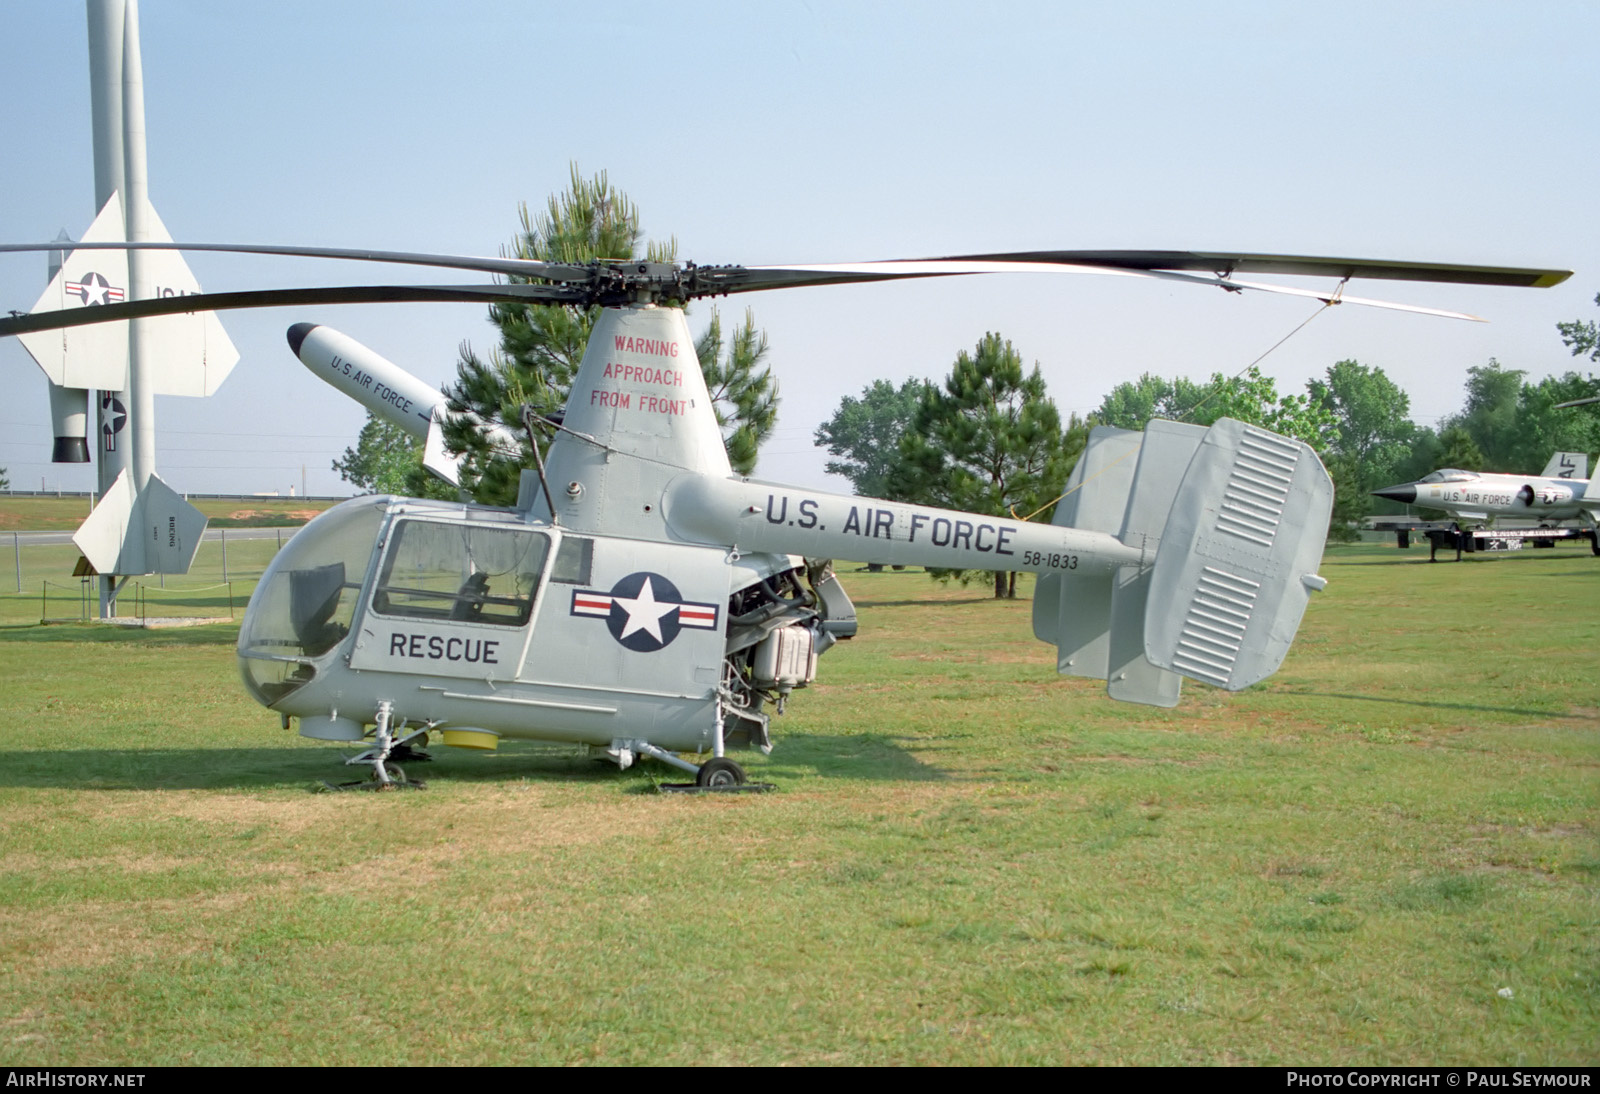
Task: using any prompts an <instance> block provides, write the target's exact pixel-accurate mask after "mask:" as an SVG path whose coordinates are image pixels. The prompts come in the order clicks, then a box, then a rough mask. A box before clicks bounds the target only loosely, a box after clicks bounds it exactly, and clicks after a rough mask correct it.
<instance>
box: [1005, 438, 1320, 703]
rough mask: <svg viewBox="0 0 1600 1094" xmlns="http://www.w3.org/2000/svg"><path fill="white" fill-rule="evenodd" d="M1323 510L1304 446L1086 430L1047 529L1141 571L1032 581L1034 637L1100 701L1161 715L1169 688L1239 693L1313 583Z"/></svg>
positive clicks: (1312, 461)
mask: <svg viewBox="0 0 1600 1094" xmlns="http://www.w3.org/2000/svg"><path fill="white" fill-rule="evenodd" d="M1332 503H1333V487H1332V483H1331V481H1330V480H1329V479H1328V476H1327V472H1325V471H1324V470H1323V469H1322V464H1321V463H1320V462H1319V461H1318V460H1317V458H1316V454H1315V453H1314V452H1312V451H1311V449H1310V448H1308V447H1306V446H1305V445H1303V444H1300V443H1299V442H1298V441H1292V440H1289V439H1288V438H1285V437H1280V436H1278V435H1277V434H1274V433H1269V432H1267V431H1266V430H1263V429H1257V428H1255V427H1253V426H1247V425H1244V424H1243V423H1241V422H1236V421H1232V420H1230V419H1223V420H1221V421H1219V422H1218V423H1217V424H1216V425H1214V426H1212V427H1211V428H1209V429H1207V428H1205V427H1202V426H1194V425H1185V424H1182V423H1179V422H1168V421H1159V420H1158V421H1153V422H1151V423H1150V424H1149V425H1148V426H1147V427H1146V429H1145V432H1144V433H1143V434H1139V433H1130V432H1128V431H1125V430H1118V429H1109V428H1105V427H1102V428H1098V429H1095V430H1094V431H1093V432H1092V433H1091V434H1090V437H1089V445H1088V447H1087V448H1086V450H1085V452H1084V455H1083V458H1082V459H1080V460H1079V462H1078V466H1077V468H1075V469H1074V471H1073V474H1072V478H1071V479H1070V480H1069V481H1068V493H1067V495H1066V496H1065V497H1064V498H1063V499H1062V501H1061V502H1060V503H1059V504H1058V505H1057V507H1056V517H1055V523H1057V524H1062V525H1070V526H1073V527H1079V528H1086V529H1092V530H1095V531H1100V532H1111V533H1114V534H1116V535H1117V536H1118V538H1119V539H1120V540H1121V541H1122V543H1123V544H1124V545H1126V546H1128V547H1132V548H1137V549H1138V550H1139V551H1140V553H1141V555H1142V556H1143V557H1144V559H1145V561H1144V562H1143V563H1142V564H1140V565H1126V566H1122V567H1120V568H1119V569H1118V570H1117V571H1115V572H1114V573H1113V574H1111V575H1110V576H1109V577H1107V576H1106V575H1105V574H1092V573H1074V572H1071V571H1061V572H1057V573H1052V574H1047V575H1045V576H1043V577H1041V578H1040V580H1039V583H1038V585H1037V587H1036V591H1035V595H1034V608H1033V630H1034V634H1035V636H1037V637H1038V638H1040V639H1041V640H1043V641H1046V642H1051V643H1054V644H1055V646H1056V648H1057V668H1058V670H1059V671H1060V672H1062V673H1064V674H1070V675H1074V676H1088V677H1096V678H1100V679H1104V680H1105V681H1106V690H1107V692H1108V693H1109V694H1110V695H1111V697H1112V698H1114V699H1121V700H1124V701H1127V702H1135V703H1147V704H1151V705H1153V706H1162V707H1170V706H1174V705H1176V704H1177V702H1178V696H1179V690H1180V686H1181V684H1182V677H1184V676H1188V677H1190V678H1192V679H1197V680H1203V681H1205V682H1207V683H1211V684H1216V685H1217V686H1219V687H1224V688H1228V689H1230V690H1238V689H1239V688H1242V687H1246V686H1248V685H1250V684H1252V683H1255V682H1256V681H1258V680H1260V679H1262V678H1264V677H1266V676H1268V675H1270V674H1271V673H1272V672H1273V671H1274V670H1276V669H1277V667H1278V665H1279V664H1280V663H1281V662H1282V660H1283V656H1284V654H1285V653H1286V652H1287V650H1288V648H1289V643H1290V641H1291V640H1292V639H1293V637H1294V632H1295V629H1296V628H1297V627H1298V625H1299V622H1300V617H1301V615H1302V614H1303V612H1304V611H1305V605H1306V601H1307V600H1308V599H1309V596H1310V593H1311V592H1312V591H1313V590H1314V589H1317V588H1320V587H1321V586H1322V584H1323V581H1322V579H1321V578H1320V577H1317V576H1316V573H1315V571H1316V567H1317V564H1318V563H1319V562H1320V561H1321V557H1322V545H1323V541H1324V539H1325V537H1326V530H1327V526H1328V515H1329V512H1330V509H1331V506H1332Z"/></svg>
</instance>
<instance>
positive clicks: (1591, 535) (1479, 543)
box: [1425, 525, 1600, 562]
mask: <svg viewBox="0 0 1600 1094" xmlns="http://www.w3.org/2000/svg"><path fill="white" fill-rule="evenodd" d="M1425 534H1426V535H1427V537H1428V561H1429V562H1437V561H1439V558H1438V555H1439V548H1441V547H1443V548H1444V549H1445V550H1447V551H1448V550H1450V549H1452V548H1454V549H1455V552H1456V557H1455V561H1457V562H1460V561H1461V555H1462V552H1466V553H1468V554H1476V553H1479V552H1488V551H1520V550H1521V549H1522V548H1524V547H1554V546H1555V545H1556V544H1557V543H1559V542H1560V541H1562V540H1568V539H1586V540H1588V541H1589V550H1590V552H1591V553H1593V554H1595V555H1600V539H1597V538H1596V536H1595V531H1594V530H1593V529H1590V528H1459V527H1456V526H1453V525H1452V526H1450V527H1448V528H1430V529H1428V530H1427V531H1426V533H1425Z"/></svg>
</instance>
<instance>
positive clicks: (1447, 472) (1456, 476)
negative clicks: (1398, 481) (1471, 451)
mask: <svg viewBox="0 0 1600 1094" xmlns="http://www.w3.org/2000/svg"><path fill="white" fill-rule="evenodd" d="M1477 477H1478V473H1477V472H1476V471H1457V470H1456V469H1455V468H1453V467H1446V468H1444V469H1442V470H1440V471H1435V472H1433V473H1432V474H1428V475H1424V476H1422V478H1421V479H1419V480H1418V481H1419V482H1473V481H1474V480H1476V479H1477Z"/></svg>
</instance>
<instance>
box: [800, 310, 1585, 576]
mask: <svg viewBox="0 0 1600 1094" xmlns="http://www.w3.org/2000/svg"><path fill="white" fill-rule="evenodd" d="M1596 303H1597V304H1600V296H1597V297H1596ZM1559 332H1560V334H1561V337H1562V340H1563V342H1564V343H1565V344H1566V345H1567V346H1568V347H1569V349H1571V351H1572V353H1573V354H1574V355H1575V356H1581V357H1586V358H1587V359H1588V360H1590V361H1595V360H1600V333H1597V331H1596V325H1595V323H1594V322H1592V321H1576V322H1573V323H1562V324H1560V325H1559ZM1526 376H1527V373H1526V372H1525V371H1523V370H1520V369H1508V368H1505V367H1504V366H1502V365H1501V364H1500V363H1499V362H1498V361H1494V360H1491V361H1490V362H1489V363H1488V364H1487V365H1483V366H1479V367H1475V368H1471V369H1468V370H1467V383H1466V401H1465V404H1464V405H1463V407H1462V409H1461V410H1460V411H1459V412H1457V413H1456V414H1453V415H1451V416H1449V417H1447V418H1445V419H1444V420H1442V421H1441V422H1440V423H1439V424H1438V426H1437V427H1427V426H1419V425H1418V424H1417V423H1416V422H1414V421H1412V420H1411V417H1410V406H1411V400H1410V397H1409V396H1408V395H1407V394H1406V393H1405V392H1404V391H1403V390H1401V388H1400V387H1399V385H1397V384H1395V383H1394V381H1393V380H1391V379H1389V377H1388V376H1386V375H1385V374H1384V371H1383V370H1382V369H1381V368H1375V367H1369V366H1367V365H1364V364H1362V363H1361V362H1359V361H1354V360H1346V361H1339V362H1337V363H1336V364H1334V365H1332V366H1330V367H1329V368H1328V370H1327V372H1326V374H1325V375H1324V376H1323V377H1321V378H1319V379H1314V380H1311V381H1310V382H1308V383H1307V384H1306V390H1305V391H1304V392H1303V393H1299V392H1288V393H1281V394H1280V393H1279V391H1278V389H1277V384H1276V382H1275V381H1274V380H1273V379H1272V378H1271V377H1270V376H1264V375H1262V374H1261V372H1260V370H1259V369H1257V368H1256V367H1255V366H1251V367H1250V368H1247V369H1246V370H1245V371H1244V372H1242V373H1240V374H1239V375H1237V376H1231V377H1229V376H1224V375H1222V374H1221V373H1215V374H1213V375H1212V376H1211V378H1210V379H1209V380H1206V381H1196V380H1190V379H1187V378H1185V377H1173V378H1170V379H1168V378H1165V377H1160V376H1156V375H1154V374H1152V373H1145V374H1144V375H1142V376H1140V377H1139V379H1137V380H1133V381H1130V382H1127V383H1122V384H1118V385H1117V386H1116V387H1115V388H1113V389H1112V390H1111V391H1110V393H1108V394H1107V395H1106V396H1105V398H1104V399H1103V400H1102V401H1101V403H1100V406H1099V407H1098V408H1097V409H1096V410H1095V411H1094V412H1093V413H1092V414H1090V415H1089V416H1088V417H1087V418H1079V417H1078V416H1077V415H1071V416H1070V417H1069V418H1068V419H1067V420H1066V421H1065V422H1063V421H1062V419H1061V415H1060V412H1059V411H1058V410H1057V409H1056V407H1055V404H1054V402H1053V401H1052V400H1051V399H1050V398H1049V396H1048V394H1047V393H1046V391H1045V384H1044V380H1043V378H1042V377H1041V375H1040V372H1039V366H1038V365H1037V364H1035V365H1034V367H1033V369H1032V371H1031V372H1029V373H1027V374H1026V375H1024V373H1023V370H1022V358H1021V355H1020V354H1019V353H1018V352H1017V351H1016V350H1015V349H1014V348H1013V347H1012V345H1011V343H1010V342H1009V341H1007V340H1005V339H1004V338H1002V337H1001V336H1000V335H998V334H993V333H991V334H986V335H984V337H983V339H982V340H981V341H979V342H978V344H977V346H976V348H975V349H974V350H973V351H971V352H969V351H966V350H963V351H961V353H960V354H959V355H958V356H957V358H956V362H955V365H954V366H953V367H952V369H951V372H950V375H949V376H948V377H947V378H946V379H945V381H944V382H943V383H942V384H936V383H934V382H933V381H931V380H922V379H916V378H911V379H908V380H906V381H905V382H903V383H901V384H900V385H898V386H896V385H894V384H892V383H890V382H888V381H886V380H877V381H874V382H873V383H872V384H869V385H868V386H867V387H866V388H865V389H863V391H862V392H861V394H860V395H859V396H846V397H845V398H844V399H843V400H842V401H841V402H840V404H839V407H838V409H837V410H836V411H835V412H834V415H833V417H832V418H830V419H829V420H828V421H826V422H824V423H822V425H820V426H819V427H818V428H817V431H816V438H815V439H816V443H817V445H818V446H819V447H823V448H826V449H827V450H828V452H829V453H830V454H831V455H832V456H833V457H835V458H834V459H832V460H830V461H828V464H827V470H828V471H830V472H832V473H834V474H837V475H842V476H844V477H845V478H847V479H849V480H850V481H851V483H852V484H853V485H854V487H855V489H856V492H857V493H860V494H864V495H869V496H873V497H882V498H887V499H889V500H891V501H905V502H915V503H921V504H928V505H940V506H948V507H951V508H960V509H969V510H974V511H977V512H984V513H991V514H994V515H1007V514H1009V515H1013V516H1016V517H1024V518H1030V519H1037V520H1048V519H1050V515H1051V512H1052V510H1053V508H1054V505H1055V503H1056V502H1057V501H1058V500H1060V499H1059V496H1058V495H1059V491H1060V490H1061V489H1062V486H1063V484H1064V483H1065V481H1066V477H1067V475H1068V474H1069V473H1070V472H1071V469H1072V467H1073V465H1074V464H1075V463H1076V462H1077V459H1078V456H1079V455H1080V454H1081V453H1082V451H1083V448H1084V446H1085V444H1086V443H1087V441H1088V435H1089V430H1090V429H1091V428H1093V427H1094V426H1095V425H1109V426H1115V427H1117V428H1120V429H1133V430H1140V429H1143V428H1144V426H1145V424H1146V423H1147V422H1149V421H1150V420H1151V419H1152V418H1169V419H1172V420H1174V421H1184V422H1192V423H1194V424H1196V425H1210V424H1212V423H1213V422H1215V421H1217V419H1219V418H1224V417H1227V418H1237V419H1239V420H1241V421H1245V422H1249V423H1251V424H1252V425H1259V426H1262V427H1264V428H1266V429H1270V430H1272V431H1273V432H1276V433H1282V434H1284V435H1286V436H1290V437H1294V438H1296V439H1298V440H1301V441H1304V442H1306V443H1307V444H1308V445H1310V446H1311V447H1312V448H1313V449H1315V450H1316V452H1317V454H1318V455H1319V456H1320V457H1321V459H1322V461H1323V463H1324V465H1326V466H1327V468H1328V471H1329V474H1330V475H1331V476H1332V478H1333V481H1334V487H1335V503H1334V510H1333V516H1332V519H1331V522H1330V527H1329V535H1330V537H1331V538H1334V539H1350V538H1354V535H1355V531H1354V527H1355V524H1356V522H1358V521H1359V520H1360V519H1361V518H1362V517H1364V516H1366V515H1368V514H1369V513H1372V512H1383V511H1395V510H1398V509H1399V508H1400V507H1399V506H1397V505H1395V503H1393V502H1387V501H1383V500H1381V499H1377V498H1373V497H1371V494H1370V492H1371V491H1372V490H1375V489H1378V488H1380V487H1382V486H1386V485H1390V484H1393V483H1396V482H1406V481H1411V480H1414V479H1418V478H1421V477H1422V476H1423V475H1425V474H1427V473H1428V472H1430V471H1434V470H1436V469H1438V468H1441V467H1456V468H1460V469H1462V470H1469V471H1477V470H1489V471H1510V472H1517V471H1520V472H1527V473H1536V472H1537V471H1538V470H1539V469H1540V468H1542V467H1543V466H1544V465H1545V462H1546V461H1547V460H1548V459H1549V457H1550V454H1551V453H1552V452H1557V451H1568V452H1584V453H1589V454H1593V453H1595V452H1596V451H1597V450H1600V414H1596V413H1594V411H1593V408H1567V409H1559V410H1558V409H1556V405H1557V404H1558V403H1562V402H1566V401H1568V400H1571V399H1578V398H1583V397H1585V396H1592V395H1596V394H1600V380H1597V379H1596V377H1595V376H1593V375H1592V374H1591V375H1588V376H1584V375H1580V374H1579V373H1577V372H1573V371H1569V372H1566V373H1564V374H1563V375H1561V376H1547V377H1545V378H1543V379H1541V380H1538V381H1529V380H1527V379H1526ZM1014 591H1015V583H1014V575H1012V578H1010V579H1008V578H1007V577H1006V575H1002V574H996V575H995V595H996V596H1002V595H1014Z"/></svg>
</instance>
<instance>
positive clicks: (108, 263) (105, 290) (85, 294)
mask: <svg viewBox="0 0 1600 1094" xmlns="http://www.w3.org/2000/svg"><path fill="white" fill-rule="evenodd" d="M126 238H127V232H126V231H125V230H124V227H123V223H122V199H121V198H120V197H118V195H116V194H112V195H111V198H110V200H109V201H107V202H106V203H105V206H104V208H102V209H101V210H100V214H99V215H98V216H96V217H95V218H94V223H93V224H90V225H89V229H88V231H86V232H84V233H83V242H85V243H110V242H116V241H118V240H122V239H126ZM63 246H65V245H63ZM127 293H128V255H127V252H125V251H83V250H78V251H73V252H72V253H71V254H70V255H68V256H67V258H66V261H65V262H63V263H62V264H61V269H59V270H57V271H56V275H55V277H53V278H51V279H50V284H49V285H47V286H45V290H44V295H43V296H41V297H39V299H38V301H37V302H35V303H34V305H33V310H34V311H36V312H41V311H60V310H63V309H66V308H82V307H93V306H95V305H98V304H107V303H112V304H115V303H121V302H122V300H123V299H124V298H125V297H126V296H127ZM17 341H19V342H21V343H22V345H23V348H24V349H26V350H27V351H28V353H29V354H30V355H31V356H32V357H33V359H34V360H35V361H37V362H38V364H39V367H40V368H41V369H43V370H44V374H45V375H46V376H48V377H50V381H51V382H52V383H54V384H58V385H60V386H61V387H68V388H99V389H100V390H102V391H122V390H124V389H126V388H127V386H128V323H127V320H122V321H120V322H116V323H95V324H92V325H90V326H87V327H73V328H70V329H67V330H53V331H38V332H37V333H34V334H19V335H18V336H17ZM89 561H90V562H93V561H94V559H93V557H90V559H89ZM102 572H109V571H102Z"/></svg>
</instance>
